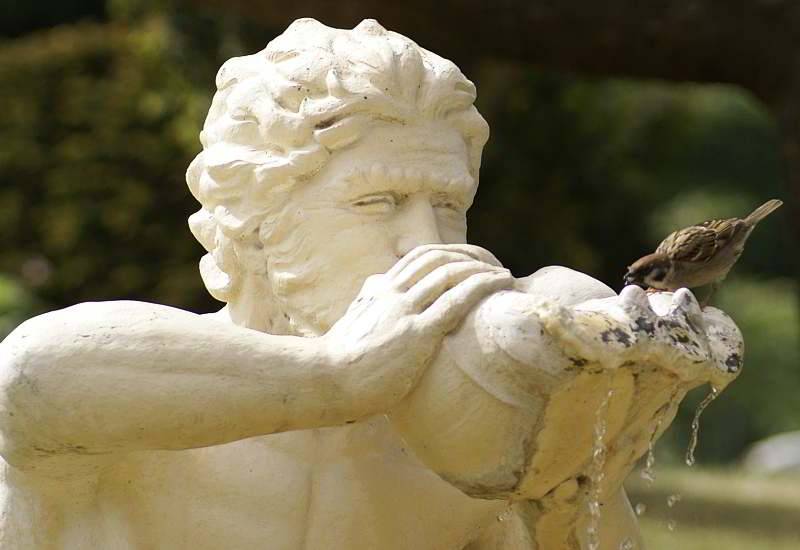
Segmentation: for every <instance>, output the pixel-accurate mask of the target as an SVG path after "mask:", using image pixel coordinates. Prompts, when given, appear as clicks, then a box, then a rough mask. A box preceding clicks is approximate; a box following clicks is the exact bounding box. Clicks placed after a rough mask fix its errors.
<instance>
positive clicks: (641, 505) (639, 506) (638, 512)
mask: <svg viewBox="0 0 800 550" xmlns="http://www.w3.org/2000/svg"><path fill="white" fill-rule="evenodd" d="M634 510H635V511H636V515H637V516H641V515H643V514H644V513H645V512H646V511H647V505H646V504H645V503H644V502H640V503H638V504H637V505H636V508H634Z"/></svg>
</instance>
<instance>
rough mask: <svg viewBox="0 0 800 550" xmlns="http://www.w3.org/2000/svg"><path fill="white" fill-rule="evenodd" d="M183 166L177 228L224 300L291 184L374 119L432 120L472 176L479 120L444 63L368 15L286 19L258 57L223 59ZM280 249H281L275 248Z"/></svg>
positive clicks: (272, 227)
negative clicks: (185, 208)
mask: <svg viewBox="0 0 800 550" xmlns="http://www.w3.org/2000/svg"><path fill="white" fill-rule="evenodd" d="M216 84H217V93H216V94H215V96H214V99H213V102H212V104H211V108H210V110H209V112H208V116H207V118H206V121H205V125H204V127H203V131H202V133H201V134H200V141H201V143H202V144H203V151H202V152H201V153H200V154H199V155H197V157H196V158H195V159H194V161H193V162H192V163H191V165H190V166H189V169H188V171H187V173H186V181H187V183H188V185H189V189H190V190H191V192H192V194H193V195H194V196H195V198H197V200H198V201H199V202H200V203H201V204H202V208H201V209H200V210H199V211H198V212H196V213H195V214H193V215H192V216H191V217H190V218H189V226H190V228H191V231H192V233H193V234H194V236H195V237H196V238H197V240H198V241H200V243H201V244H202V245H203V247H205V249H206V250H207V251H208V254H206V255H205V256H204V257H203V259H202V260H201V262H200V271H201V274H202V276H203V281H204V283H205V285H206V287H207V288H208V290H209V292H210V293H211V294H212V296H214V297H215V298H217V299H218V300H221V301H229V299H230V297H231V296H232V293H233V292H234V291H235V290H236V288H237V284H238V281H237V279H238V274H239V272H240V271H241V266H242V265H243V264H246V263H247V255H248V254H249V253H252V252H251V251H252V250H254V249H262V248H263V247H265V246H270V245H274V244H276V243H278V242H279V241H280V239H282V238H283V237H285V236H286V235H288V234H291V232H292V231H291V230H292V228H290V227H283V226H285V225H288V224H286V223H284V224H281V221H282V219H283V218H285V217H286V216H284V215H283V212H284V210H286V204H287V201H288V197H289V194H290V192H291V190H292V189H293V188H294V187H295V186H296V185H299V184H302V182H304V181H306V180H308V179H310V178H311V177H313V175H314V174H315V173H316V172H318V171H319V170H320V169H321V168H322V166H323V165H324V164H325V162H326V161H327V160H328V158H329V157H330V156H331V154H333V153H334V152H335V151H336V150H337V149H341V148H343V147H347V146H348V145H351V144H353V143H354V142H356V141H357V140H358V139H359V138H360V137H361V136H362V135H363V134H364V133H365V131H366V130H367V129H368V127H369V124H370V123H373V122H374V121H376V120H379V121H384V122H390V123H392V122H394V123H398V124H403V125H405V124H414V123H425V122H432V121H438V122H443V123H445V124H447V125H449V126H450V127H452V128H453V129H455V130H456V131H458V132H459V134H460V135H461V136H462V137H463V139H464V141H465V143H466V145H467V150H468V153H469V165H470V171H471V175H472V176H473V178H474V179H475V181H477V179H478V169H479V167H480V158H481V151H482V149H483V146H484V144H485V143H486V140H487V139H488V135H489V129H488V125H487V124H486V121H485V120H484V119H483V117H481V115H480V114H479V113H478V111H477V110H476V109H475V107H474V106H473V102H474V100H475V86H474V85H473V84H472V82H470V81H469V80H467V79H466V78H465V77H464V75H463V74H462V73H461V71H460V70H459V69H458V67H456V66H455V65H454V64H453V63H452V62H450V61H448V60H446V59H443V58H441V57H439V56H437V55H435V54H433V53H431V52H429V51H427V50H425V49H423V48H420V47H419V46H417V45H416V44H415V43H414V42H412V41H411V40H409V39H408V38H406V37H404V36H402V35H399V34H397V33H394V32H390V31H387V30H386V29H384V28H383V27H382V26H381V25H379V24H378V23H377V22H376V21H374V20H369V19H368V20H365V21H362V22H361V24H359V25H358V26H357V27H355V28H354V29H352V30H343V29H333V28H330V27H327V26H325V25H323V24H321V23H319V22H318V21H316V20H314V19H300V20H298V21H295V22H294V23H293V24H292V25H291V26H290V27H289V28H288V29H287V30H286V31H285V32H284V33H283V34H282V35H281V36H279V37H277V38H276V39H275V40H273V41H272V42H270V43H269V44H268V45H267V47H266V48H265V49H264V50H262V51H261V52H259V53H256V54H253V55H248V56H243V57H236V58H233V59H230V60H229V61H227V62H226V63H225V64H224V65H223V66H222V68H221V69H220V70H219V73H218V74H217V81H216ZM281 248H283V247H281Z"/></svg>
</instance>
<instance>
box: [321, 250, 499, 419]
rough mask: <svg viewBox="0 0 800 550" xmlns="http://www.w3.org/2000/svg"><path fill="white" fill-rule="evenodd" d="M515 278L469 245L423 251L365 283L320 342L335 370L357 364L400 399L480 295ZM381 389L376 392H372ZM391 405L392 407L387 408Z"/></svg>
mask: <svg viewBox="0 0 800 550" xmlns="http://www.w3.org/2000/svg"><path fill="white" fill-rule="evenodd" d="M512 284H513V277H512V276H511V274H510V272H509V271H508V270H507V269H504V268H503V267H502V266H500V264H499V262H498V261H497V260H496V259H495V258H494V256H492V255H491V254H490V253H489V252H488V251H486V250H484V249H482V248H480V247H477V246H471V245H466V244H450V245H445V244H435V245H425V246H420V247H417V248H415V249H414V250H412V251H411V252H409V253H408V254H406V255H405V256H404V257H403V258H402V259H400V260H399V261H398V262H397V264H395V265H394V266H393V267H392V268H391V269H390V270H389V271H388V272H386V273H385V274H381V275H372V276H370V277H368V278H367V279H366V281H365V282H364V285H363V287H362V289H361V291H360V292H359V294H358V296H357V297H356V299H355V300H354V301H353V302H352V303H351V304H350V307H349V308H348V309H347V311H346V312H345V314H344V315H343V316H342V318H341V319H339V321H337V322H336V324H334V325H333V327H331V329H330V330H329V331H328V332H327V333H326V334H325V335H324V336H323V337H322V338H323V339H325V340H326V345H325V346H323V348H324V349H326V350H327V353H328V354H329V360H330V361H331V362H332V363H333V365H334V367H336V368H348V367H352V366H354V365H355V364H356V363H358V364H360V365H361V366H367V367H368V368H358V369H352V370H353V372H354V373H356V372H357V373H361V374H360V376H363V373H364V372H367V373H369V375H368V377H367V379H364V380H361V381H358V382H357V383H360V384H362V385H363V386H370V385H372V386H377V387H378V388H377V389H378V391H380V388H388V387H391V388H392V389H391V390H390V392H391V397H392V398H393V399H397V400H399V399H400V398H402V397H403V396H404V395H405V394H406V393H407V392H408V391H409V390H410V389H411V388H412V387H413V385H414V383H415V382H416V380H417V379H418V377H419V376H420V375H421V374H422V372H423V370H424V368H425V366H427V364H428V363H429V362H430V360H431V359H432V357H433V356H434V354H435V352H436V350H437V349H438V347H439V344H440V342H441V339H442V337H443V336H444V335H445V334H447V333H448V332H450V331H452V330H453V329H454V328H455V327H456V326H458V324H459V323H460V322H461V320H462V319H463V318H464V316H465V315H467V313H469V311H470V310H471V309H472V308H473V307H474V306H475V304H477V303H478V301H480V300H481V299H482V298H484V297H485V296H487V295H489V294H491V293H492V292H494V291H496V290H499V289H504V288H509V287H511V285H512ZM369 389H371V390H372V391H376V388H369ZM387 405H390V403H389V404H387Z"/></svg>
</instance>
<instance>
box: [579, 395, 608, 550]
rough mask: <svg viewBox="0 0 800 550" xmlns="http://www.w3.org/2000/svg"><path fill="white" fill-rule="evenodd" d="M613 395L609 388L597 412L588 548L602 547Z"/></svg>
mask: <svg viewBox="0 0 800 550" xmlns="http://www.w3.org/2000/svg"><path fill="white" fill-rule="evenodd" d="M613 395H614V390H613V389H612V388H609V389H608V392H606V395H605V397H604V398H603V402H602V403H600V406H599V407H598V408H597V412H596V413H595V422H594V439H593V442H592V463H591V465H590V468H589V482H590V486H589V487H590V488H589V527H587V529H586V532H587V539H586V540H587V544H588V550H598V548H600V492H601V489H602V484H603V478H604V477H605V472H604V471H603V469H604V468H605V465H606V458H607V449H606V441H605V437H606V432H607V431H608V418H607V416H608V406H609V403H610V402H611V396H613Z"/></svg>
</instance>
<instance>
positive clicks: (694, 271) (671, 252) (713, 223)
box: [625, 199, 783, 306]
mask: <svg viewBox="0 0 800 550" xmlns="http://www.w3.org/2000/svg"><path fill="white" fill-rule="evenodd" d="M782 204H783V201H780V200H777V199H772V200H769V201H767V202H765V203H764V204H762V205H761V206H759V207H758V208H756V209H755V210H753V212H752V213H751V214H750V215H748V216H747V217H746V218H728V219H724V220H709V221H705V222H703V223H700V224H697V225H690V226H689V227H685V228H683V229H678V230H677V231H673V232H672V233H670V234H669V235H668V236H667V238H666V239H664V240H663V241H661V244H659V245H658V248H656V251H655V252H653V253H652V254H648V255H646V256H643V257H641V258H639V259H638V260H636V261H635V262H633V264H631V265H630V266H628V272H627V273H626V274H625V284H635V285H639V286H646V287H649V288H650V289H655V290H677V289H679V288H683V287H686V288H695V287H699V286H705V285H709V284H710V285H712V286H711V291H710V293H709V294H708V296H706V298H705V299H704V300H703V304H702V305H703V306H705V305H706V304H708V302H709V300H710V299H711V296H713V294H714V292H715V291H716V290H717V288H718V287H719V284H720V283H721V282H722V280H723V279H725V276H726V275H727V274H728V272H729V271H730V270H731V268H732V267H733V266H734V264H735V263H736V261H737V260H738V259H739V256H741V254H742V251H743V250H744V245H745V243H746V242H747V238H748V237H749V236H750V233H751V232H752V231H753V228H754V227H755V226H756V224H758V222H760V221H761V220H763V219H764V218H766V217H767V216H768V215H770V214H771V213H772V212H774V211H775V210H776V209H777V208H778V207H780V206H781V205H782Z"/></svg>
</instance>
